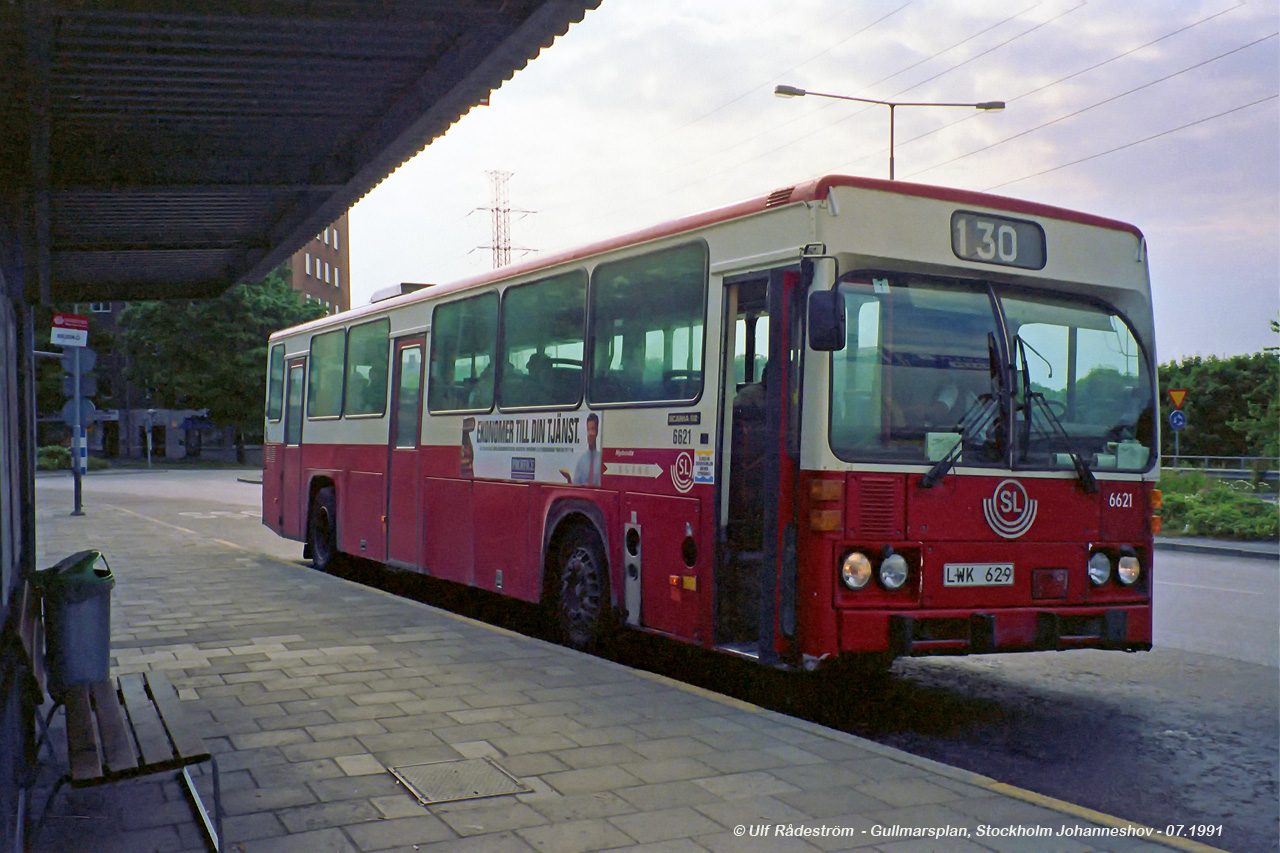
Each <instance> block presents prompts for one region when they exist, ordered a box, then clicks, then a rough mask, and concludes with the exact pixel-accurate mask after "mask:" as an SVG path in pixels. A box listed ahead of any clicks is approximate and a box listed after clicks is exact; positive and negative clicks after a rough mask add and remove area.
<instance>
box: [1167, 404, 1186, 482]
mask: <svg viewBox="0 0 1280 853" xmlns="http://www.w3.org/2000/svg"><path fill="white" fill-rule="evenodd" d="M1186 401H1187V389H1186V388H1170V389H1169V402H1170V403H1173V411H1172V412H1170V413H1169V429H1171V430H1173V464H1174V465H1175V466H1176V465H1177V464H1178V433H1180V432H1182V429H1183V427H1185V426H1186V425H1187V413H1186V412H1184V411H1182V404H1183V403H1185V402H1186Z"/></svg>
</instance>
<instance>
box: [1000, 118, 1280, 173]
mask: <svg viewBox="0 0 1280 853" xmlns="http://www.w3.org/2000/svg"><path fill="white" fill-rule="evenodd" d="M1277 98H1280V94H1275V95H1268V96H1267V97H1265V98H1259V99H1258V100H1256V101H1251V102H1250V103H1247V104H1241V105H1240V106H1238V107H1232V108H1231V109H1229V110H1223V111H1222V112H1220V113H1215V114H1214V115H1211V116H1206V117H1204V118H1200V119H1196V120H1195V121H1189V122H1187V123H1186V124H1180V125H1178V126H1177V127H1172V128H1169V129H1168V130H1162V131H1160V132H1159V133H1153V134H1151V135H1150V136H1145V137H1143V138H1142V139H1135V140H1134V141H1132V142H1126V143H1125V144H1124V145H1117V146H1116V147H1114V148H1108V149H1107V150H1106V151H1099V152H1097V153H1096V154H1090V155H1089V156H1088V157H1081V158H1079V159H1077V160H1072V161H1071V162H1070V163H1063V164H1061V165H1059V166H1053V167H1051V168H1048V169H1042V170H1040V171H1039V172H1034V173H1032V174H1030V175H1024V176H1023V177H1021V178H1014V179H1013V180H1011V181H1005V182H1004V183H1002V184H995V185H994V186H990V187H987V188H986V189H985V190H983V192H990V191H991V190H995V189H999V188H1000V187H1007V186H1009V185H1010V184H1017V183H1021V182H1022V181H1029V180H1031V179H1032V178H1038V177H1040V176H1041V175H1047V174H1049V173H1050V172H1056V171H1058V170H1059V169H1065V168H1067V167H1068V166H1076V165H1079V164H1080V163H1085V162H1088V161H1089V160H1096V159H1098V158H1099V157H1103V156H1106V155H1107V154H1114V153H1115V152H1117V151H1123V150H1124V149H1126V148H1133V147H1134V146H1135V145H1141V144H1143V143H1144V142H1150V141H1151V140H1153V139H1159V138H1160V137H1162V136H1169V135H1171V134H1174V133H1177V132H1178V131H1180V130H1186V129H1187V128H1189V127H1195V126H1196V125H1199V124H1205V123H1206V122H1210V121H1213V120H1215V119H1219V118H1222V117H1223V116H1228V115H1231V114H1232V113H1238V112H1240V111H1241V110H1247V109H1249V108H1250V107H1256V106H1257V105H1258V104H1265V103H1266V102H1267V101H1274V100H1276V99H1277Z"/></svg>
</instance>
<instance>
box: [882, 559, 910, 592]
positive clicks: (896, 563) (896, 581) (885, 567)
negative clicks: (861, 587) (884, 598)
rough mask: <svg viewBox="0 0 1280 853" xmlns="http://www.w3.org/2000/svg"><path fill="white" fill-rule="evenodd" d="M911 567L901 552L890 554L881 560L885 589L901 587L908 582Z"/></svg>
mask: <svg viewBox="0 0 1280 853" xmlns="http://www.w3.org/2000/svg"><path fill="white" fill-rule="evenodd" d="M910 571H911V567H910V566H909V565H907V558H906V557H904V556H902V555H901V554H890V555H889V556H887V557H885V558H884V559H883V560H881V561H880V583H882V584H884V588H885V589H901V588H902V585H903V584H904V583H906V582H907V575H908V574H909V573H910Z"/></svg>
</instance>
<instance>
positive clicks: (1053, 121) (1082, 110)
mask: <svg viewBox="0 0 1280 853" xmlns="http://www.w3.org/2000/svg"><path fill="white" fill-rule="evenodd" d="M1278 35H1280V32H1274V33H1270V34H1268V35H1265V36H1263V37H1262V38H1259V39H1255V40H1254V41H1251V42H1249V43H1247V44H1242V45H1240V46H1238V47H1234V48H1232V49H1231V50H1228V51H1226V52H1225V53H1220V54H1218V55H1217V56H1214V57H1211V58H1209V59H1205V60H1202V61H1200V62H1197V63H1195V64H1194V65H1189V66H1187V67H1186V68H1182V69H1179V70H1178V71H1175V72H1173V73H1171V74H1166V75H1165V76H1163V77H1157V78H1156V79H1155V80H1151V81H1149V82H1147V83H1143V84H1142V85H1141V86H1135V87H1133V88H1132V89H1127V90H1125V91H1123V92H1120V93H1119V94H1116V95H1112V96H1111V97H1109V98H1103V99H1102V100H1101V101H1097V102H1095V103H1093V104H1090V105H1089V106H1087V107H1082V108H1080V109H1078V110H1075V111H1074V112H1070V113H1067V114H1066V115H1061V116H1058V117H1057V118H1054V119H1050V120H1049V121H1046V122H1042V123H1041V124H1038V125H1036V126H1035V127H1031V128H1027V129H1026V130H1023V131H1019V132H1018V133H1015V134H1013V135H1012V136H1006V137H1005V138H1004V139H1001V140H998V141H996V142H992V143H990V144H987V145H984V146H982V147H981V148H976V149H974V150H973V151H970V152H968V153H966V154H958V155H956V156H955V157H952V158H951V159H949V160H943V161H942V162H941V163H934V164H933V165H932V166H927V167H925V168H923V169H920V170H918V171H915V172H912V173H911V174H910V175H908V177H914V176H915V175H920V174H924V173H925V172H929V171H932V170H934V169H937V168H940V167H942V166H946V165H949V164H951V163H955V162H957V161H959V160H963V159H965V158H967V157H972V156H973V155H974V154H978V153H981V152H983V151H989V150H991V149H992V148H996V147H997V146H1000V145H1004V144H1005V143H1006V142H1012V141H1013V140H1015V139H1020V138H1022V137H1024V136H1027V135H1029V134H1032V133H1035V132H1036V131H1039V130H1043V129H1045V128H1046V127H1052V126H1053V125H1055V124H1058V123H1059V122H1063V121H1066V120H1067V119H1069V118H1075V117H1076V116H1079V115H1082V114H1084V113H1087V112H1089V111H1090V110H1093V109H1097V108H1098V107H1101V106H1104V105H1106V104H1109V103H1111V102H1113V101H1118V100H1120V99H1121V98H1124V97H1127V96H1129V95H1132V94H1133V93H1135V92H1141V91H1142V90H1143V89H1149V88H1151V87H1152V86H1155V85H1157V84H1159V83H1164V82H1166V81H1168V80H1172V79H1173V78H1175V77H1179V76H1181V75H1183V74H1186V73H1188V72H1191V71H1195V70H1196V69H1198V68H1203V67H1204V66H1206V65H1210V64H1212V63H1214V62H1217V61H1219V60H1221V59H1225V58H1227V57H1228V56H1232V55H1234V54H1237V53H1239V52H1240V51H1242V50H1247V49H1249V48H1251V47H1254V46H1255V45H1259V44H1261V43H1262V42H1264V41H1268V40H1270V39H1273V38H1275V37H1276V36H1278Z"/></svg>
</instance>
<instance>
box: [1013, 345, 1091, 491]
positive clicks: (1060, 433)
mask: <svg viewBox="0 0 1280 853" xmlns="http://www.w3.org/2000/svg"><path fill="white" fill-rule="evenodd" d="M1013 340H1014V344H1015V357H1016V358H1017V359H1018V361H1019V362H1020V365H1021V367H1020V370H1019V372H1020V375H1021V377H1022V418H1023V425H1022V434H1021V435H1020V436H1019V440H1020V441H1021V443H1022V460H1023V461H1026V458H1027V452H1028V450H1029V448H1030V445H1031V420H1032V414H1033V412H1034V409H1033V408H1032V407H1033V406H1036V407H1037V408H1038V409H1039V410H1040V411H1041V412H1042V413H1043V414H1044V419H1045V421H1046V422H1048V424H1049V425H1050V426H1051V427H1053V430H1052V432H1053V435H1054V437H1055V438H1057V439H1059V440H1060V441H1061V442H1062V446H1063V447H1065V448H1066V450H1067V454H1068V455H1069V456H1070V457H1071V465H1072V467H1074V468H1075V469H1076V479H1077V480H1078V481H1079V482H1080V488H1082V489H1084V491H1085V494H1089V495H1094V494H1097V493H1098V481H1097V479H1096V478H1095V477H1094V476H1093V471H1092V470H1090V468H1089V463H1088V462H1086V461H1085V460H1084V457H1082V456H1081V455H1080V454H1079V453H1078V452H1077V451H1076V450H1075V449H1074V448H1072V446H1071V436H1070V435H1068V433H1067V430H1066V427H1064V426H1063V425H1062V421H1061V420H1059V419H1058V416H1057V415H1056V414H1055V413H1054V411H1053V409H1052V408H1050V406H1049V401H1048V400H1047V399H1046V398H1045V396H1044V394H1042V393H1041V392H1039V391H1032V390H1031V368H1030V367H1029V366H1028V364H1027V348H1028V345H1027V344H1026V343H1025V342H1023V340H1022V338H1020V337H1018V336H1017V335H1015V336H1014V338H1013ZM1036 354H1037V355H1039V353H1036ZM1041 357H1042V358H1043V356H1041Z"/></svg>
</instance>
